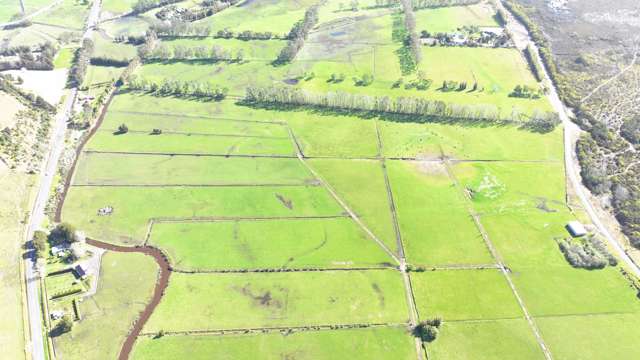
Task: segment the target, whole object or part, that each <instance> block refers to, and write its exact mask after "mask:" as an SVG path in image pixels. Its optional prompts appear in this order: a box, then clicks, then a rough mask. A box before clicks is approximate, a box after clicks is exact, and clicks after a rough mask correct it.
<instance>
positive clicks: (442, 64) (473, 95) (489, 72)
mask: <svg viewBox="0 0 640 360" xmlns="http://www.w3.org/2000/svg"><path fill="white" fill-rule="evenodd" d="M422 58H423V59H422V61H421V63H420V65H419V68H420V69H421V70H422V71H424V73H425V75H426V77H427V78H429V79H431V80H433V85H432V87H431V89H429V90H428V91H427V92H426V94H428V97H429V98H434V99H437V100H442V101H447V102H452V103H457V104H493V105H495V106H497V107H498V108H500V112H501V115H502V116H510V115H511V113H512V109H513V108H516V109H518V110H519V111H520V112H522V113H531V112H532V111H533V110H534V109H539V110H549V111H550V110H551V105H550V104H549V102H548V101H547V99H546V98H544V97H543V98H540V99H537V100H532V99H521V98H516V97H510V96H509V94H510V93H511V92H512V91H513V89H514V88H515V87H516V86H517V85H529V86H532V87H534V88H538V87H539V85H538V84H537V82H536V80H535V78H534V77H533V75H532V74H531V72H530V71H529V68H528V67H527V63H526V62H525V60H524V58H523V57H522V55H521V54H520V53H519V52H518V50H516V49H504V48H497V49H494V48H463V47H422ZM449 80H451V81H458V82H460V81H466V82H467V83H468V84H469V85H470V86H472V85H473V84H474V83H475V82H477V83H478V86H479V90H476V91H471V90H470V89H471V88H470V87H469V88H468V89H469V90H464V91H450V92H444V91H442V90H440V88H441V85H442V83H443V81H449Z"/></svg>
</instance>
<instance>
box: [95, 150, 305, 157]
mask: <svg viewBox="0 0 640 360" xmlns="http://www.w3.org/2000/svg"><path fill="white" fill-rule="evenodd" d="M84 153H85V154H115V155H148V156H195V157H198V156H203V157H224V158H232V157H236V158H270V159H295V158H296V156H295V155H259V154H254V155H249V154H220V153H218V154H214V153H169V152H144V151H101V150H85V151H84Z"/></svg>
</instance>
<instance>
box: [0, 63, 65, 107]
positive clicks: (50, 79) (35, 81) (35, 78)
mask: <svg viewBox="0 0 640 360" xmlns="http://www.w3.org/2000/svg"><path fill="white" fill-rule="evenodd" d="M5 73H6V74H11V75H12V76H14V77H16V76H19V77H20V78H22V80H24V82H23V84H22V85H20V87H21V88H23V89H24V90H27V91H31V92H33V93H34V94H36V95H40V96H41V97H42V98H43V99H45V100H46V101H47V102H48V103H50V104H52V105H55V104H57V103H58V102H59V101H60V99H61V98H62V95H63V91H64V88H65V86H66V83H67V69H58V70H51V71H35V70H10V71H6V72H5Z"/></svg>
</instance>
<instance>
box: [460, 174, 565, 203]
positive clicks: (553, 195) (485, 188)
mask: <svg viewBox="0 0 640 360" xmlns="http://www.w3.org/2000/svg"><path fill="white" fill-rule="evenodd" d="M453 171H454V173H455V175H456V177H457V178H458V180H459V181H460V183H461V185H462V186H464V187H465V188H466V189H467V190H468V191H470V192H471V196H472V199H473V203H474V206H475V207H476V209H477V210H478V211H482V212H485V211H489V210H492V211H494V212H504V211H507V210H509V211H513V210H518V209H520V210H535V209H537V208H538V207H539V206H541V204H548V206H549V207H551V208H558V206H559V204H564V201H565V177H564V165H563V163H562V162H549V163H518V162H498V163H491V162H488V163H481V162H474V163H457V164H455V165H454V166H453Z"/></svg>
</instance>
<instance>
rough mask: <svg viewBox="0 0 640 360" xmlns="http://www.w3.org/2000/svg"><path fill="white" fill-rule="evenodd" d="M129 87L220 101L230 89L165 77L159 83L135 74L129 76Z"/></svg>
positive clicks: (164, 94) (161, 93) (162, 94)
mask: <svg viewBox="0 0 640 360" xmlns="http://www.w3.org/2000/svg"><path fill="white" fill-rule="evenodd" d="M128 89H129V90H132V91H144V92H147V93H150V94H152V95H157V96H189V97H195V98H204V99H209V100H216V101H220V100H223V99H224V98H225V97H227V94H228V93H229V89H227V88H225V87H218V86H216V87H213V86H211V84H209V83H207V82H197V81H180V80H169V79H164V80H163V81H162V82H160V83H157V82H153V81H149V80H147V79H143V78H139V77H137V76H135V75H132V76H130V77H129V80H128Z"/></svg>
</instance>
